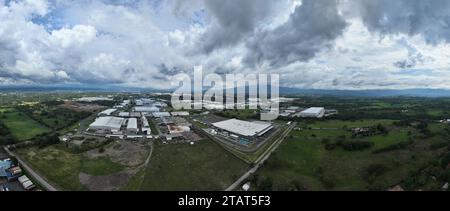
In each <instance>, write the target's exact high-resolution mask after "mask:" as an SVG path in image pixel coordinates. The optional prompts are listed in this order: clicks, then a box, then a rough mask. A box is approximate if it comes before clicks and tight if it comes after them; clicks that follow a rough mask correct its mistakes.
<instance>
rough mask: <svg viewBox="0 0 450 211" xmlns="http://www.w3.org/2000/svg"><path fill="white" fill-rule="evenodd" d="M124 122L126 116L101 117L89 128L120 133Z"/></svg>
mask: <svg viewBox="0 0 450 211" xmlns="http://www.w3.org/2000/svg"><path fill="white" fill-rule="evenodd" d="M124 122H125V119H124V118H119V117H111V116H105V117H99V118H97V119H96V120H95V121H94V122H93V123H92V124H91V125H90V126H89V129H91V130H96V131H97V132H98V133H118V132H119V131H120V128H121V127H122V125H123V123H124Z"/></svg>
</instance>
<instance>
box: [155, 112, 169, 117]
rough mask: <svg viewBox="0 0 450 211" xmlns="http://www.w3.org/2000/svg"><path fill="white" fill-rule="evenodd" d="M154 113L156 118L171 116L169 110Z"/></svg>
mask: <svg viewBox="0 0 450 211" xmlns="http://www.w3.org/2000/svg"><path fill="white" fill-rule="evenodd" d="M152 115H153V117H155V118H161V117H170V113H169V112H153V113H152Z"/></svg>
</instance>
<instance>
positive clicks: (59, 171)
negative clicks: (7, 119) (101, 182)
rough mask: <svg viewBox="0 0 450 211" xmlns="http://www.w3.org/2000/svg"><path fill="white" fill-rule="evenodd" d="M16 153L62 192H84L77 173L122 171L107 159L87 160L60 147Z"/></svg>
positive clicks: (100, 173) (103, 173)
mask: <svg viewBox="0 0 450 211" xmlns="http://www.w3.org/2000/svg"><path fill="white" fill-rule="evenodd" d="M18 153H19V154H20V155H21V156H22V157H23V158H24V159H25V160H27V161H28V162H29V163H30V164H31V165H32V166H33V167H34V168H35V169H36V170H38V171H39V172H40V173H41V174H43V175H44V176H46V177H47V178H48V179H49V180H50V181H52V182H53V183H55V184H57V185H58V186H59V187H61V188H63V189H64V190H86V188H85V187H84V186H83V185H82V184H81V183H80V181H79V177H78V175H79V173H80V172H84V173H87V174H90V175H94V176H100V175H108V174H112V173H116V172H119V171H121V170H123V168H124V167H123V166H121V165H119V164H117V163H114V162H112V161H111V160H110V159H107V158H99V159H87V158H86V157H84V156H83V155H79V154H73V153H70V152H68V151H67V149H66V148H65V147H64V146H62V145H53V146H49V147H46V148H44V149H38V148H36V147H30V148H24V149H19V150H18Z"/></svg>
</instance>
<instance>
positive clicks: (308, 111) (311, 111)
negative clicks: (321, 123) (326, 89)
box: [301, 107, 325, 114]
mask: <svg viewBox="0 0 450 211" xmlns="http://www.w3.org/2000/svg"><path fill="white" fill-rule="evenodd" d="M324 110H325V108H322V107H312V108H308V109H306V110H304V111H302V112H301V113H305V114H320V113H321V112H323V111H324Z"/></svg>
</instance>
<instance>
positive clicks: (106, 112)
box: [98, 108, 117, 116]
mask: <svg viewBox="0 0 450 211" xmlns="http://www.w3.org/2000/svg"><path fill="white" fill-rule="evenodd" d="M116 111H117V109H113V108H110V109H106V110H104V111H102V112H100V113H99V114H98V115H99V116H111V114H112V113H114V112H116Z"/></svg>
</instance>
